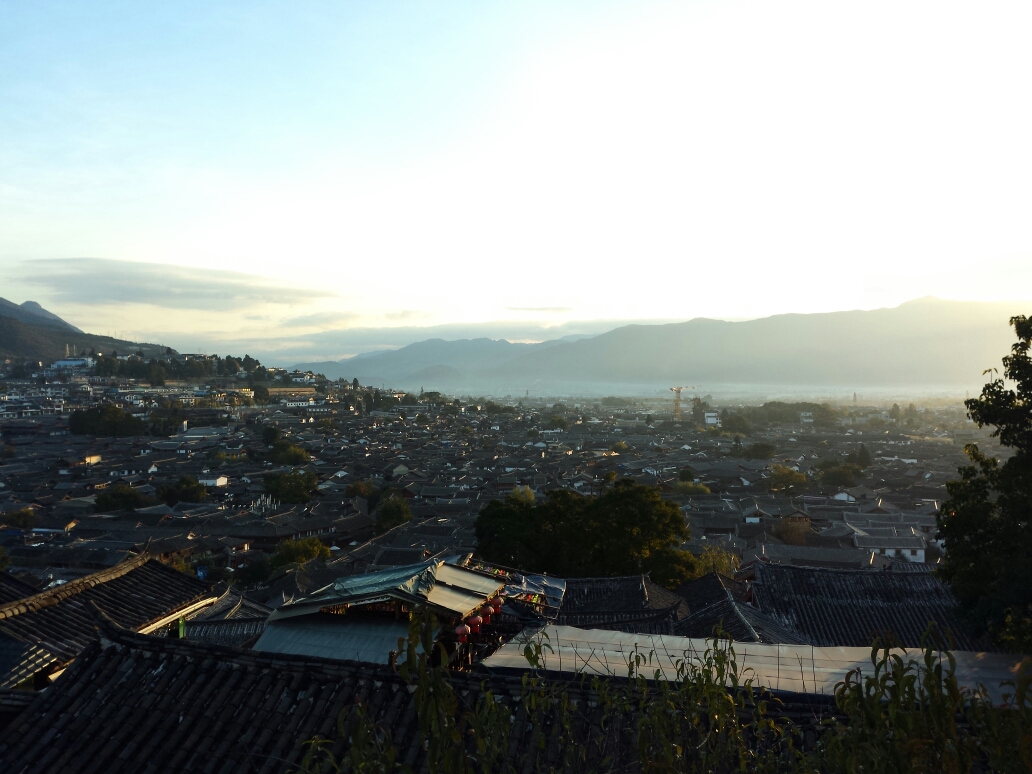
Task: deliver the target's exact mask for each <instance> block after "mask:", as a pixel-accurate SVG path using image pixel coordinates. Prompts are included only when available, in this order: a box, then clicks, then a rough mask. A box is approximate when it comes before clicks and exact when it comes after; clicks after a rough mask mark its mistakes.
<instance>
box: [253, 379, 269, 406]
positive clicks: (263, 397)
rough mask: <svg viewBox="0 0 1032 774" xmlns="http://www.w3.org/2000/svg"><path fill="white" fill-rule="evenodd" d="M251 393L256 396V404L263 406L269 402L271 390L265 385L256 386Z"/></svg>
mask: <svg viewBox="0 0 1032 774" xmlns="http://www.w3.org/2000/svg"><path fill="white" fill-rule="evenodd" d="M251 392H252V393H253V394H254V402H255V403H260V404H262V405H264V404H266V403H268V402H269V388H268V387H265V386H264V385H261V384H259V385H256V386H255V387H253V388H251Z"/></svg>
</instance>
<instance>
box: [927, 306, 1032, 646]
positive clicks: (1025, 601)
mask: <svg viewBox="0 0 1032 774" xmlns="http://www.w3.org/2000/svg"><path fill="white" fill-rule="evenodd" d="M1010 323H1011V325H1013V326H1014V330H1015V333H1017V337H1018V341H1017V342H1016V343H1015V344H1014V345H1013V346H1012V347H1011V354H1010V355H1008V356H1007V357H1005V358H1003V373H1004V377H1005V378H1006V379H1008V380H1010V381H1012V382H1013V383H1014V385H1015V386H1014V389H1008V388H1007V386H1006V383H1005V381H1004V379H1002V378H1000V377H999V375H998V374H997V375H996V376H994V377H993V378H992V379H991V381H990V382H989V383H988V384H986V385H985V386H984V387H983V388H982V394H981V395H980V396H979V397H977V398H972V399H970V400H967V401H965V402H964V405H965V406H966V407H967V409H968V416H970V417H971V419H972V420H974V422H975V424H977V425H978V426H979V427H986V426H989V427H992V428H994V429H993V432H992V436H993V437H994V438H998V439H999V440H1000V444H1001V445H1003V446H1005V447H1007V448H1009V449H1011V450H1012V452H1013V453H1012V454H1011V456H1010V458H1009V459H1008V460H1007V461H1006V462H1004V463H1003V464H1002V465H1001V464H1000V462H999V460H997V459H996V458H995V457H990V456H989V455H987V454H985V453H983V452H982V451H980V450H979V448H978V446H977V445H975V444H968V445H967V446H965V447H964V451H965V453H966V454H967V456H968V458H969V459H970V460H971V463H972V464H971V465H967V466H964V467H962V468H960V469H959V471H958V472H959V473H960V479H959V480H957V481H950V482H948V483H947V484H946V490H947V492H948V493H949V499H948V500H947V501H946V502H944V503H943V505H942V509H941V511H940V514H939V519H938V525H939V535H940V537H941V538H942V539H943V541H944V548H945V553H946V556H945V559H944V561H943V565H942V568H941V569H940V570H939V574H940V576H941V577H942V578H943V579H944V580H946V582H947V583H949V584H950V586H951V588H952V589H953V592H954V593H955V594H956V596H957V599H958V600H959V602H960V605H961V608H962V610H963V611H964V612H965V613H966V614H967V615H968V616H969V617H970V618H971V620H972V621H973V622H974V623H975V624H976V625H978V626H979V627H981V628H982V629H984V630H986V631H988V632H989V634H990V635H991V636H992V638H993V640H994V641H995V642H996V643H997V644H998V645H1000V646H1001V647H1004V648H1007V649H1009V650H1013V651H1017V652H1022V653H1027V652H1030V651H1032V572H1029V567H1030V565H1032V522H1030V518H1029V516H1030V514H1032V357H1030V356H1029V350H1030V348H1032V320H1030V319H1028V318H1026V317H1024V316H1019V317H1012V318H1011V320H1010ZM994 371H995V369H994Z"/></svg>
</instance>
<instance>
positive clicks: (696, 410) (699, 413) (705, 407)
mask: <svg viewBox="0 0 1032 774" xmlns="http://www.w3.org/2000/svg"><path fill="white" fill-rule="evenodd" d="M709 407H710V405H709V404H708V403H706V402H705V401H703V400H702V399H701V398H692V421H694V422H695V424H697V425H702V424H705V423H706V412H707V411H709Z"/></svg>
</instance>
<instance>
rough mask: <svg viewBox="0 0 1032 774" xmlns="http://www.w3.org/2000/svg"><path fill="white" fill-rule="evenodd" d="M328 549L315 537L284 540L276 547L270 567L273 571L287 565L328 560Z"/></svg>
mask: <svg viewBox="0 0 1032 774" xmlns="http://www.w3.org/2000/svg"><path fill="white" fill-rule="evenodd" d="M329 558H330V549H329V548H327V547H326V545H325V544H324V543H323V542H322V541H321V540H319V538H317V537H309V538H302V539H301V540H284V541H283V542H282V543H280V544H279V545H278V546H277V547H276V553H275V554H273V555H272V559H271V560H270V565H271V566H272V568H273V569H275V568H277V567H284V566H286V565H288V564H304V563H305V562H307V561H310V560H312V559H329Z"/></svg>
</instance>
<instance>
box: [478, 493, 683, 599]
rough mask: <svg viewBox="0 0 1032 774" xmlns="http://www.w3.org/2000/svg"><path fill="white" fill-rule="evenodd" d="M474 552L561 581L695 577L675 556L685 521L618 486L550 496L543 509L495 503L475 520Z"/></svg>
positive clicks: (672, 508)
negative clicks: (592, 492)
mask: <svg viewBox="0 0 1032 774" xmlns="http://www.w3.org/2000/svg"><path fill="white" fill-rule="evenodd" d="M476 530H477V541H478V551H479V553H480V555H481V556H483V558H484V559H486V560H487V561H489V562H497V563H498V564H503V565H509V566H513V567H519V568H521V569H524V570H528V571H531V572H545V573H549V574H552V575H558V576H561V577H571V578H572V577H591V576H613V575H634V574H637V573H646V572H647V573H651V577H652V579H653V580H654V581H656V582H657V583H660V584H663V585H666V586H670V587H672V586H675V585H677V584H678V583H681V582H683V581H684V580H687V579H688V578H691V577H694V576H695V571H696V567H695V560H694V558H693V557H692V555H691V554H689V553H687V552H686V551H681V550H680V548H679V547H680V545H681V543H683V542H684V541H686V540H687V539H688V538H689V537H690V532H689V530H688V527H687V525H686V524H685V520H684V516H682V515H681V511H680V509H679V508H678V507H677V505H675V504H674V503H671V502H668V501H666V500H663V499H661V498H660V495H659V490H658V489H657V488H655V487H648V486H643V485H641V484H637V483H634V482H633V481H617V482H616V483H615V484H613V485H612V486H611V487H609V488H608V489H606V491H605V492H604V493H603V494H601V495H599V496H597V497H588V496H584V495H580V494H576V493H573V492H567V491H552V492H549V493H548V496H547V498H546V499H545V501H544V502H543V503H541V504H540V505H538V504H535V503H533V502H532V501H530V500H529V499H528V498H526V497H509V498H507V499H506V500H505V501H504V502H503V501H499V500H493V501H492V502H490V503H489V504H488V505H487V506H486V507H485V508H484V510H483V511H482V512H481V514H480V517H479V518H478V519H477V525H476Z"/></svg>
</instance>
